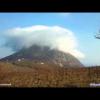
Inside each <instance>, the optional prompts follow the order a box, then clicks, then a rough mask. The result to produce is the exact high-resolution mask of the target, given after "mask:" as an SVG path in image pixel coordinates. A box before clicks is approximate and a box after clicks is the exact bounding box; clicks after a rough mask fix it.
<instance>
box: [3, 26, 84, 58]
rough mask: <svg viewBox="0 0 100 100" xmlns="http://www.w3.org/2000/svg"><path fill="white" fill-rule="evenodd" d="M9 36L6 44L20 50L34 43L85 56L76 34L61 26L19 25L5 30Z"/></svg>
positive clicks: (76, 55) (80, 56)
mask: <svg viewBox="0 0 100 100" xmlns="http://www.w3.org/2000/svg"><path fill="white" fill-rule="evenodd" d="M5 36H6V38H7V41H6V46H9V47H11V48H13V49H14V50H19V49H21V48H23V47H25V48H28V47H30V46H32V45H40V46H49V47H50V48H51V49H53V48H57V49H59V50H61V51H63V52H68V53H70V54H72V55H74V56H75V57H77V58H84V57H85V55H84V54H83V53H82V52H80V51H79V50H78V49H77V47H78V43H77V39H76V37H75V34H74V33H73V32H71V31H70V30H68V29H66V28H63V27H60V26H44V25H35V26H30V27H24V28H21V27H17V28H13V29H9V30H7V31H6V32H5Z"/></svg>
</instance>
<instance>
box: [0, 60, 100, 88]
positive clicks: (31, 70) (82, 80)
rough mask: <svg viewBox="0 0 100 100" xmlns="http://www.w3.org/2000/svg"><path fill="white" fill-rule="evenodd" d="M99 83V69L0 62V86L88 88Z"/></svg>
mask: <svg viewBox="0 0 100 100" xmlns="http://www.w3.org/2000/svg"><path fill="white" fill-rule="evenodd" d="M91 82H97V83H98V82H100V68H99V67H93V68H62V67H57V66H56V65H52V64H43V65H41V64H38V63H37V64H36V63H32V62H31V64H30V63H29V62H28V63H25V62H24V63H18V62H16V63H13V64H11V63H7V62H5V63H4V62H0V84H3V83H8V84H9V83H11V84H12V85H11V86H12V87H89V84H90V83H91Z"/></svg>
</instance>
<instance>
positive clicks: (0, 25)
mask: <svg viewBox="0 0 100 100" xmlns="http://www.w3.org/2000/svg"><path fill="white" fill-rule="evenodd" d="M33 25H46V26H61V27H64V28H67V29H69V30H71V31H72V32H74V35H75V37H76V38H77V41H78V49H79V50H80V51H82V52H83V53H84V54H85V56H86V57H85V58H84V59H82V60H81V62H82V63H83V64H85V65H100V40H98V39H95V38H94V35H95V33H96V32H97V31H98V30H99V29H100V13H0V33H1V34H0V58H2V57H5V56H7V55H10V54H12V53H13V51H12V49H11V48H8V47H4V46H3V43H4V42H5V38H4V37H3V35H2V32H3V31H5V30H7V29H11V28H14V27H28V26H33Z"/></svg>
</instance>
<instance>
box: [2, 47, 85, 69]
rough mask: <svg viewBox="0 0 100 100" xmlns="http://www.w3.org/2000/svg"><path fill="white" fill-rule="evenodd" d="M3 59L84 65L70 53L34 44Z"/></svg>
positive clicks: (59, 64)
mask: <svg viewBox="0 0 100 100" xmlns="http://www.w3.org/2000/svg"><path fill="white" fill-rule="evenodd" d="M1 61H7V62H19V61H21V62H23V61H24V62H27V61H28V62H30V61H32V62H34V63H48V64H54V65H57V66H60V67H84V66H83V64H81V62H80V61H79V60H78V59H77V58H75V57H74V56H72V55H71V54H69V53H64V52H62V51H59V50H56V49H50V48H49V47H47V46H45V47H40V46H37V45H33V46H32V47H30V48H23V49H21V50H19V51H18V52H16V53H14V54H12V55H10V56H8V57H5V58H2V59H1Z"/></svg>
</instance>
